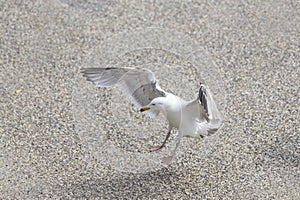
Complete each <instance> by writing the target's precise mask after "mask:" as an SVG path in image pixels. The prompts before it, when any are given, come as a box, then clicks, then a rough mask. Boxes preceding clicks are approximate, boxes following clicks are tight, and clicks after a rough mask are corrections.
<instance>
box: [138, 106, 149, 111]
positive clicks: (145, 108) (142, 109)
mask: <svg viewBox="0 0 300 200" xmlns="http://www.w3.org/2000/svg"><path fill="white" fill-rule="evenodd" d="M149 109H150V107H149V106H143V107H142V108H141V109H140V111H141V112H144V111H146V110H149Z"/></svg>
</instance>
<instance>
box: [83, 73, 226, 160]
mask: <svg viewBox="0 0 300 200" xmlns="http://www.w3.org/2000/svg"><path fill="white" fill-rule="evenodd" d="M81 73H83V76H84V77H85V78H86V79H87V80H88V81H91V82H92V83H94V84H95V85H96V86H97V87H113V86H116V87H117V88H119V89H120V90H121V91H122V92H123V93H124V94H125V95H126V96H128V97H129V99H130V100H131V102H132V103H133V104H134V105H135V106H136V107H137V108H138V109H139V110H140V112H142V113H144V114H146V115H148V116H150V117H155V116H157V115H158V114H159V113H162V114H163V115H164V116H165V118H166V119H167V121H168V122H169V128H168V132H167V134H166V137H165V139H164V141H163V142H162V144H161V145H158V146H154V147H152V148H151V149H150V151H151V152H155V151H158V150H160V149H162V148H163V147H164V146H165V145H166V142H167V141H168V139H169V137H170V134H171V131H172V129H173V128H176V129H177V130H178V137H177V141H176V145H175V148H174V149H173V151H172V154H171V155H170V156H168V157H165V158H163V160H162V162H163V163H164V164H169V163H170V162H171V161H172V159H173V157H174V156H175V154H176V150H177V148H178V146H179V144H180V141H181V139H182V137H194V138H204V137H206V136H209V135H211V134H213V133H215V132H216V131H217V130H218V129H220V128H221V126H222V125H223V118H222V115H221V113H220V111H219V110H218V108H217V106H216V103H215V101H214V99H213V95H212V93H211V91H210V90H209V88H208V86H206V85H204V84H200V89H199V92H198V94H197V96H196V99H194V100H191V101H186V100H183V99H182V98H180V97H178V96H176V95H174V94H172V93H169V92H166V91H164V90H163V89H161V87H160V86H159V84H158V81H157V80H156V78H155V75H154V73H153V72H152V71H151V70H149V69H146V68H132V67H122V68H83V69H81Z"/></svg>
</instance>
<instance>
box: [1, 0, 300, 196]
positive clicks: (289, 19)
mask: <svg viewBox="0 0 300 200" xmlns="http://www.w3.org/2000/svg"><path fill="white" fill-rule="evenodd" d="M0 5H1V12H0V16H1V20H0V35H1V37H0V66H1V67H0V96H1V98H0V198H1V199H58V198H63V199H74V198H88V199H90V198H91V199H93V198H102V199H108V198H113V199H300V193H299V188H300V184H299V183H300V170H299V169H300V168H299V164H300V150H299V143H300V141H299V124H300V123H299V108H300V105H299V85H300V84H299V80H300V79H299V74H300V66H299V63H300V54H299V52H300V46H299V41H300V33H299V30H300V23H299V21H300V15H299V12H300V4H299V3H298V2H297V1H292V0H291V1H272V3H269V2H267V1H266V2H257V1H254V2H252V1H232V0H228V1H225V2H224V1H222V2H215V1H212V2H209V1H208V2H201V1H199V2H191V1H186V2H184V3H183V2H182V1H155V2H152V1H147V2H143V3H141V2H140V1H130V2H123V1H122V2H116V1H104V0H102V1H98V0H88V1H79V0H67V1H64V0H54V1H42V0H38V1H13V0H10V1H3V0H1V3H0ZM105 66H135V67H147V68H150V69H152V70H153V71H154V72H156V74H157V77H158V78H159V79H160V80H161V85H162V86H163V87H164V88H166V89H169V90H171V91H174V92H175V93H177V94H179V95H181V96H183V97H184V98H186V99H188V98H190V99H192V98H194V97H195V95H196V93H197V90H198V89H197V88H198V86H199V83H200V82H205V83H206V84H208V85H209V86H210V88H211V90H212V91H213V92H214V94H215V96H216V99H217V103H218V104H219V106H220V108H221V110H222V113H223V115H224V118H225V124H224V126H223V128H222V129H221V130H220V131H219V132H218V133H217V134H216V135H214V136H212V137H210V138H206V139H205V140H201V139H193V138H185V139H184V141H183V143H182V145H181V147H180V152H178V154H177V157H176V159H175V160H174V161H173V162H172V163H171V164H170V165H169V166H163V165H161V164H160V163H159V160H160V158H161V157H162V156H164V155H168V154H169V152H170V151H171V150H172V147H173V146H174V141H175V140H176V134H175V133H176V131H174V134H172V138H171V141H170V142H169V143H168V144H167V148H165V149H164V150H162V151H161V152H158V153H155V154H151V153H149V152H148V149H149V147H150V146H151V145H154V144H159V143H160V142H161V141H162V139H163V138H164V134H165V131H166V130H167V127H166V123H165V122H164V121H163V119H162V118H158V119H149V118H146V117H143V116H141V115H139V113H138V112H137V109H135V108H133V107H132V105H131V103H130V102H129V101H127V99H125V98H124V97H123V96H122V94H121V93H120V92H118V91H117V90H114V89H97V88H95V87H94V86H93V85H92V84H90V83H88V82H86V81H85V80H84V79H83V78H82V77H81V76H80V74H79V69H80V68H82V67H105ZM124 105H125V106H124Z"/></svg>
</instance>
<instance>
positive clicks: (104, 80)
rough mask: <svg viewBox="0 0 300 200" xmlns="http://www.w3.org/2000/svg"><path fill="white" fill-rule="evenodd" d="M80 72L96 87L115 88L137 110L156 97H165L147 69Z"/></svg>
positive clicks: (89, 69) (101, 69)
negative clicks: (125, 96) (119, 90)
mask: <svg viewBox="0 0 300 200" xmlns="http://www.w3.org/2000/svg"><path fill="white" fill-rule="evenodd" d="M81 72H82V73H83V76H84V77H86V78H87V80H88V81H91V82H93V83H94V84H95V85H96V86H98V87H111V86H117V87H118V88H119V89H121V91H122V92H123V93H124V94H125V95H127V96H128V97H129V98H130V100H131V102H132V103H133V104H134V105H135V106H136V107H137V108H140V107H142V106H145V105H148V104H149V103H150V102H151V101H152V100H153V99H154V98H156V97H161V96H166V93H165V91H163V90H162V89H161V88H160V86H159V85H158V83H157V80H156V79H155V76H154V74H153V72H152V71H150V70H148V69H143V68H129V67H123V68H84V69H82V70H81Z"/></svg>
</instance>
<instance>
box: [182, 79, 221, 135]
mask: <svg viewBox="0 0 300 200" xmlns="http://www.w3.org/2000/svg"><path fill="white" fill-rule="evenodd" d="M187 107H188V108H189V109H193V111H194V115H195V118H198V119H199V120H200V121H204V120H206V121H207V127H208V130H207V131H208V133H209V134H213V133H214V132H216V131H217V130H218V129H219V128H220V127H221V126H222V124H223V117H222V115H221V113H220V111H219V109H218V108H217V105H216V103H215V101H214V99H213V96H212V93H211V91H210V90H209V88H208V87H207V86H205V85H203V84H201V86H200V89H199V94H198V97H197V99H196V100H194V101H192V102H190V103H189V104H188V105H187Z"/></svg>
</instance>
